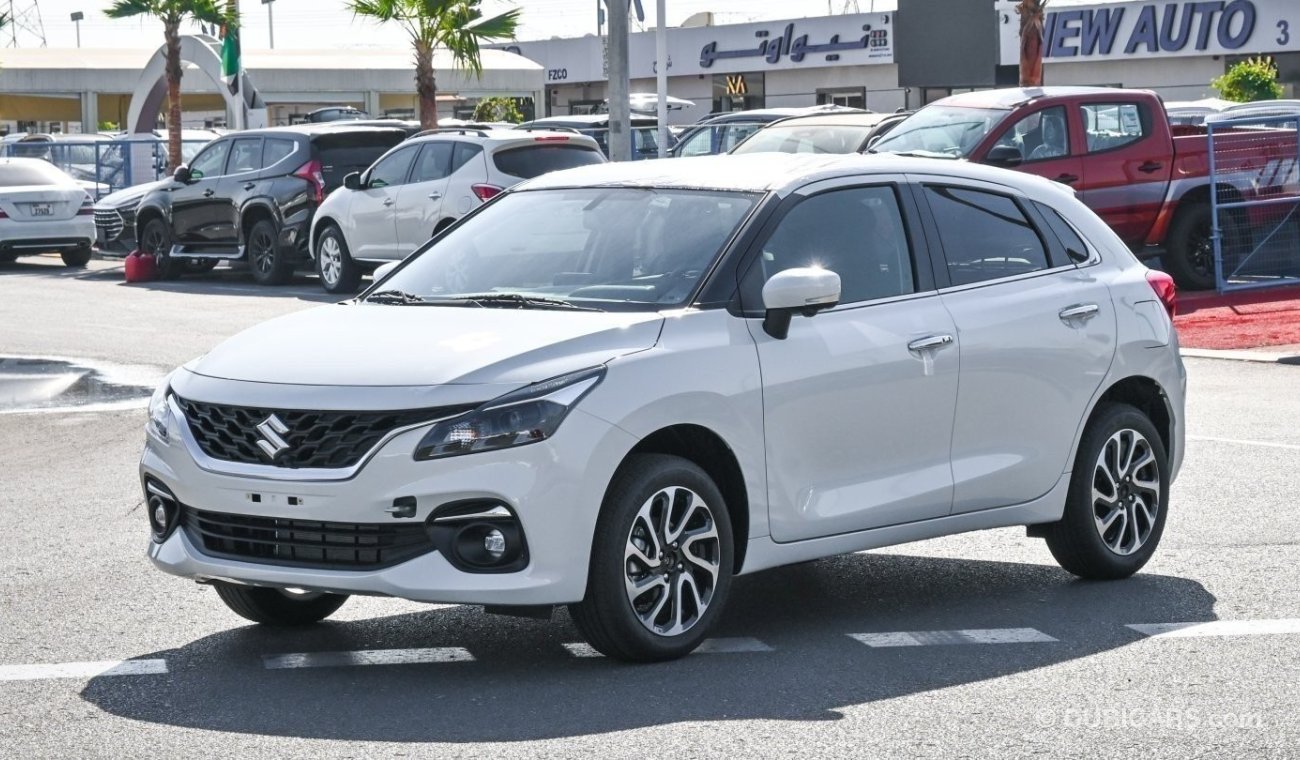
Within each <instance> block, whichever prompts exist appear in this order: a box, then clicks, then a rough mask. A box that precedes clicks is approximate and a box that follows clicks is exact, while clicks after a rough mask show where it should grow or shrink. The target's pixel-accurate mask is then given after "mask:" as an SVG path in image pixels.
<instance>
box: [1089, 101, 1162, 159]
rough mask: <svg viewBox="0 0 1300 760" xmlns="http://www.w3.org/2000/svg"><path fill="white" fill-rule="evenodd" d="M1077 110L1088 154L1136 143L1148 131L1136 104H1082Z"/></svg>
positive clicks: (1140, 110)
mask: <svg viewBox="0 0 1300 760" xmlns="http://www.w3.org/2000/svg"><path fill="white" fill-rule="evenodd" d="M1079 109H1080V112H1081V115H1082V117H1083V134H1084V135H1085V137H1086V138H1087V143H1088V152H1089V153H1097V152H1100V151H1103V150H1113V149H1115V148H1121V147H1123V146H1125V145H1128V144H1130V143H1135V142H1137V141H1138V140H1141V139H1142V138H1144V137H1146V136H1147V133H1148V131H1149V127H1148V125H1147V124H1146V122H1145V119H1143V114H1142V109H1141V108H1140V107H1139V106H1138V104H1137V103H1085V104H1084V105H1081V106H1079Z"/></svg>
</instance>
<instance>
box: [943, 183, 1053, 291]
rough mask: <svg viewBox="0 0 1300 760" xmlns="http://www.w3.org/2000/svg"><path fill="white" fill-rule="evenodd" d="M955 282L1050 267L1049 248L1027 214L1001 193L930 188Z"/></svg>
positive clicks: (959, 282)
mask: <svg viewBox="0 0 1300 760" xmlns="http://www.w3.org/2000/svg"><path fill="white" fill-rule="evenodd" d="M925 194H926V197H927V198H928V199H929V201H930V209H931V211H933V213H934V220H935V223H936V224H937V225H938V227H939V239H940V240H941V241H942V242H943V252H944V257H945V258H946V259H947V262H948V279H949V280H950V281H951V283H952V284H953V285H970V284H972V283H976V282H984V281H986V280H997V279H1000V278H1002V277H1012V276H1015V275H1021V274H1028V273H1030V272H1037V271H1040V270H1043V269H1047V268H1048V263H1047V261H1048V260H1047V248H1046V246H1044V244H1043V240H1042V238H1040V237H1039V235H1038V231H1037V230H1035V229H1034V226H1033V225H1032V224H1031V223H1030V222H1029V218H1028V217H1027V216H1025V212H1024V211H1022V210H1021V208H1020V206H1019V205H1017V204H1016V202H1015V201H1014V200H1012V199H1011V198H1009V197H1007V196H1005V195H998V194H997V193H988V192H984V191H982V190H970V189H967V188H962V187H944V186H933V185H931V186H927V187H926V188H925Z"/></svg>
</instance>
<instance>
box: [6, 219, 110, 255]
mask: <svg viewBox="0 0 1300 760" xmlns="http://www.w3.org/2000/svg"><path fill="white" fill-rule="evenodd" d="M94 242H95V221H94V220H93V219H91V218H90V217H88V216H78V217H76V218H74V219H64V220H62V221H57V222H54V221H51V222H10V223H8V224H4V225H0V251H3V252H5V253H33V254H35V253H45V252H47V251H66V250H69V249H74V248H89V247H90V246H92V245H93V244H94Z"/></svg>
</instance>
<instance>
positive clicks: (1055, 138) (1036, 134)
mask: <svg viewBox="0 0 1300 760" xmlns="http://www.w3.org/2000/svg"><path fill="white" fill-rule="evenodd" d="M993 147H994V148H1015V149H1016V150H1018V151H1020V155H1021V156H1023V157H1024V160H1025V161H1043V160H1046V159H1050V158H1061V157H1063V156H1067V155H1069V153H1070V133H1069V131H1068V129H1067V128H1066V123H1065V106H1053V107H1052V108H1044V109H1043V110H1041V111H1035V112H1033V113H1031V114H1029V115H1028V116H1025V117H1023V118H1021V119H1020V120H1019V121H1017V122H1016V123H1015V124H1012V125H1011V126H1010V127H1008V128H1007V130H1006V131H1005V132H1003V133H1002V136H1001V137H999V138H998V141H997V144H995V145H994V146H993Z"/></svg>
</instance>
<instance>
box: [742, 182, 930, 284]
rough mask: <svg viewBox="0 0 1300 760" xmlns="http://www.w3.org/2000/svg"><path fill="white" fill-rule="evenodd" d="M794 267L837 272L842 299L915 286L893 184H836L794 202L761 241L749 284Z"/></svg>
mask: <svg viewBox="0 0 1300 760" xmlns="http://www.w3.org/2000/svg"><path fill="white" fill-rule="evenodd" d="M794 267H821V268H823V269H829V270H830V271H832V272H834V273H836V274H838V275H839V276H840V303H857V302H860V301H871V300H875V299H878V298H889V297H892V296H900V295H906V294H908V293H913V292H915V291H916V281H915V278H914V277H913V271H912V254H911V247H910V245H909V244H908V237H907V231H906V228H905V227H904V225H903V215H902V212H901V211H900V210H899V205H898V197H897V196H896V195H895V191H894V188H893V187H892V186H876V187H854V188H846V189H843V190H832V191H829V192H825V193H821V194H819V195H814V196H812V197H810V198H808V199H807V200H804V201H803V202H801V203H800V204H799V205H797V206H795V207H794V208H793V209H791V210H790V212H789V213H787V214H786V215H785V217H784V218H782V219H781V221H780V223H779V224H778V225H777V228H776V230H775V231H774V232H773V233H772V236H771V237H769V238H768V240H767V242H766V243H764V244H763V248H762V254H761V256H760V259H759V261H758V262H757V266H754V267H752V268H751V269H750V270H749V273H748V274H747V276H746V279H747V281H748V282H747V286H746V288H745V290H746V292H750V293H753V292H755V288H754V285H755V284H756V285H758V286H759V287H761V285H762V283H764V282H766V281H767V280H769V279H770V278H771V277H772V275H774V274H776V273H777V272H781V271H784V270H786V269H791V268H794ZM755 278H756V281H755ZM746 300H747V301H748V300H752V299H751V298H748V297H747V299H746Z"/></svg>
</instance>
